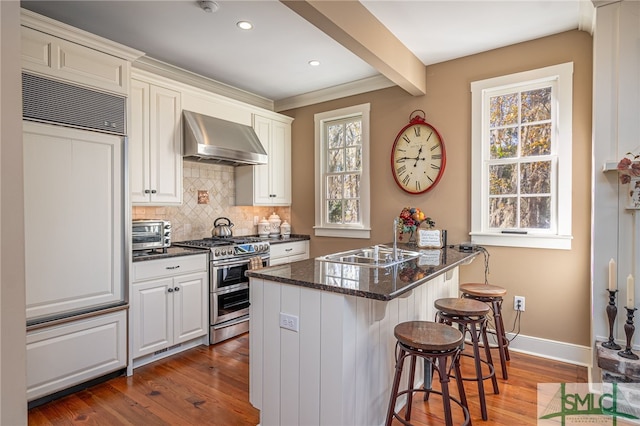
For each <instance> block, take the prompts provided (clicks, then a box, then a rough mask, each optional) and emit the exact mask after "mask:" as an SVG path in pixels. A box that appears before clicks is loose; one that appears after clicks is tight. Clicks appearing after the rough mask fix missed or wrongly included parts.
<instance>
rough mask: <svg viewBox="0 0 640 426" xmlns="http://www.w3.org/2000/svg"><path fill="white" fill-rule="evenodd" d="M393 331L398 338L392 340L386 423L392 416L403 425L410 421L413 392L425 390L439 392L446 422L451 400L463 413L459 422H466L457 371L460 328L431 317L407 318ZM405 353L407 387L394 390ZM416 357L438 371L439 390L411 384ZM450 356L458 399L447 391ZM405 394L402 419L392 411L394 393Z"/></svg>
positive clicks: (449, 422)
mask: <svg viewBox="0 0 640 426" xmlns="http://www.w3.org/2000/svg"><path fill="white" fill-rule="evenodd" d="M393 334H394V335H395V337H396V339H397V340H398V341H397V343H396V367H395V375H394V378H393V386H392V389H391V398H390V400H389V410H388V411H387V422H386V425H387V426H389V425H391V422H392V420H393V418H394V417H395V418H396V419H398V420H399V421H400V422H401V423H402V424H404V425H411V423H409V420H411V403H412V402H413V393H414V392H429V393H435V394H438V395H441V396H442V406H443V409H444V419H445V424H446V425H447V426H452V425H453V415H452V412H451V402H452V401H453V402H454V403H455V404H457V405H459V406H460V407H461V408H462V411H463V414H464V423H462V424H463V425H469V424H470V422H471V418H470V416H469V410H468V408H467V398H466V395H465V393H464V386H463V383H462V375H461V372H460V358H459V356H460V351H461V350H462V343H463V341H464V337H463V335H462V333H461V332H460V331H458V330H457V329H455V328H453V327H450V326H448V325H445V324H439V323H436V322H431V321H408V322H403V323H400V324H398V325H396V326H395V328H394V330H393ZM407 357H409V358H410V360H411V366H410V369H409V380H408V386H407V390H404V391H398V388H399V387H400V378H401V376H402V368H403V366H404V361H405V358H407ZM418 357H420V358H423V359H426V360H428V361H430V362H431V365H432V366H433V368H434V369H435V370H436V371H437V372H438V375H439V377H440V386H441V390H440V391H434V390H431V389H424V388H415V387H414V386H415V385H414V381H415V371H416V359H417V358H418ZM449 359H450V360H451V363H452V366H453V368H454V370H455V377H456V383H457V385H458V392H459V394H460V400H457V399H455V398H453V397H452V396H451V395H450V394H449V369H450V367H449V368H447V361H448V360H449ZM404 394H406V395H407V405H406V410H405V416H404V419H403V418H401V417H400V415H399V414H398V413H397V412H396V411H395V405H396V400H397V399H398V397H400V396H402V395H404Z"/></svg>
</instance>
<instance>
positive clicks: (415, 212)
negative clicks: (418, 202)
mask: <svg viewBox="0 0 640 426" xmlns="http://www.w3.org/2000/svg"><path fill="white" fill-rule="evenodd" d="M422 222H426V224H427V226H428V227H429V228H433V227H434V226H435V225H436V223H435V222H434V221H433V219H431V218H430V217H427V216H425V214H424V212H423V211H422V210H420V209H419V208H417V207H405V208H403V209H402V211H401V212H400V216H399V220H398V230H399V231H400V232H402V233H405V232H408V233H411V234H413V232H415V230H416V229H418V226H420V224H421V223H422Z"/></svg>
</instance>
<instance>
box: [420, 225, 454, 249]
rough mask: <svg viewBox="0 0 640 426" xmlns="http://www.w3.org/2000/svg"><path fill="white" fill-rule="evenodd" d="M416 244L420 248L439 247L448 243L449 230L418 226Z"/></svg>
mask: <svg viewBox="0 0 640 426" xmlns="http://www.w3.org/2000/svg"><path fill="white" fill-rule="evenodd" d="M417 232H418V237H417V238H416V244H417V245H418V247H420V248H433V249H439V248H442V247H443V246H444V245H445V244H446V239H447V236H446V235H447V231H446V230H442V229H420V228H418V230H417Z"/></svg>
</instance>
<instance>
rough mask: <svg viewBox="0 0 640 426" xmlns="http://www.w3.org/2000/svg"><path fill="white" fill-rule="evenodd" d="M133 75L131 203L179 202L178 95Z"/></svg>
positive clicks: (180, 192)
mask: <svg viewBox="0 0 640 426" xmlns="http://www.w3.org/2000/svg"><path fill="white" fill-rule="evenodd" d="M134 77H135V78H133V79H132V80H131V94H130V97H129V98H130V106H131V122H130V125H129V159H130V177H129V189H130V192H131V202H132V203H133V204H137V205H140V204H153V205H175V204H181V203H182V154H181V152H182V151H181V146H182V131H181V128H182V127H181V122H180V116H181V111H182V104H181V94H180V92H179V91H177V90H173V89H171V88H169V87H165V86H166V85H160V84H158V83H157V82H154V81H151V80H150V79H148V78H147V79H143V78H142V77H141V76H139V75H134Z"/></svg>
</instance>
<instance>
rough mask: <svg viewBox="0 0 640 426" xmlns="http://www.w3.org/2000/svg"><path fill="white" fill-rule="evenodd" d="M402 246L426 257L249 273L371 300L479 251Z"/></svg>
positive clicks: (388, 296) (317, 263) (301, 264)
mask: <svg viewBox="0 0 640 426" xmlns="http://www.w3.org/2000/svg"><path fill="white" fill-rule="evenodd" d="M398 247H399V248H403V249H407V250H419V251H420V252H421V253H423V256H420V257H419V258H415V259H412V260H407V261H405V262H402V263H399V264H397V265H393V266H390V267H388V268H372V267H367V266H357V265H347V264H340V263H333V262H326V261H322V260H317V259H309V260H300V261H298V262H293V263H288V264H284V265H277V266H270V267H267V268H262V269H254V270H249V271H247V272H246V275H247V276H248V277H251V278H261V279H265V280H269V281H274V282H279V283H284V284H292V285H299V286H303V287H310V288H315V289H318V290H324V291H331V292H334V293H342V294H348V295H352V296H359V297H365V298H368V299H377V300H392V299H395V298H396V297H398V296H400V295H402V294H403V293H406V292H407V291H409V290H411V289H413V288H416V287H417V286H419V285H421V284H423V283H425V282H427V281H429V280H432V279H434V278H436V277H437V276H439V275H442V274H443V273H445V272H447V271H449V270H451V269H453V268H455V267H457V266H460V265H462V264H465V263H468V262H471V261H472V260H473V259H474V258H475V256H477V255H478V253H479V252H478V251H474V252H461V251H459V250H458V249H457V248H453V246H448V247H449V248H443V249H440V250H433V249H417V248H412V247H409V246H407V245H405V244H398ZM456 247H457V246H456Z"/></svg>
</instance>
